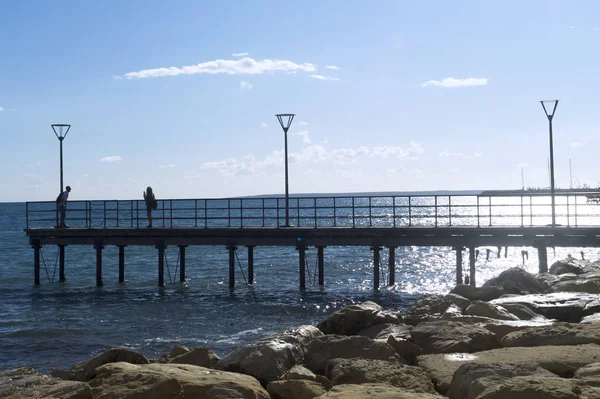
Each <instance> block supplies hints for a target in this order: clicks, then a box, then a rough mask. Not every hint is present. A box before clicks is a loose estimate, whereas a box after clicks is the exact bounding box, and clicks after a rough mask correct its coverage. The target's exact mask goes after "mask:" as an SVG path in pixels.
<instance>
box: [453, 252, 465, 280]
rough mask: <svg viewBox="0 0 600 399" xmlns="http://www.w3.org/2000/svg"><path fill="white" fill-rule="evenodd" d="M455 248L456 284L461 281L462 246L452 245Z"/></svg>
mask: <svg viewBox="0 0 600 399" xmlns="http://www.w3.org/2000/svg"><path fill="white" fill-rule="evenodd" d="M454 249H455V250H456V284H457V285H458V284H462V283H463V269H462V263H463V259H462V246H460V247H454Z"/></svg>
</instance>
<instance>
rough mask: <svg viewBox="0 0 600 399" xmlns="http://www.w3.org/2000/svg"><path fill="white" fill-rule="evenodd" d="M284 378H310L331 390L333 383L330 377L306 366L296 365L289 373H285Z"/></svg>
mask: <svg viewBox="0 0 600 399" xmlns="http://www.w3.org/2000/svg"><path fill="white" fill-rule="evenodd" d="M281 379H282V380H309V381H315V382H318V383H319V384H321V385H322V386H323V387H325V390H326V391H329V390H330V389H331V387H333V384H332V383H331V381H329V379H328V378H326V377H324V376H322V375H318V374H315V373H313V372H312V371H310V370H309V369H307V368H306V367H304V366H299V365H296V366H294V367H292V368H291V369H290V371H288V372H287V373H285V374H284V375H283V376H282V377H281Z"/></svg>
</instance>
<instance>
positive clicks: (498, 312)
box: [465, 301, 519, 320]
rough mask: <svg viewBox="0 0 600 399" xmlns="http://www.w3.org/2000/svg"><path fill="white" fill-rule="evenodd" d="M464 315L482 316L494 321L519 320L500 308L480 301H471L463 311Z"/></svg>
mask: <svg viewBox="0 0 600 399" xmlns="http://www.w3.org/2000/svg"><path fill="white" fill-rule="evenodd" d="M465 315H473V316H483V317H489V318H492V319H496V320H519V318H518V317H517V316H515V315H512V314H510V313H508V311H507V310H506V309H504V308H503V307H502V306H499V305H494V304H491V303H487V302H482V301H473V303H471V305H470V306H469V307H468V308H467V310H465Z"/></svg>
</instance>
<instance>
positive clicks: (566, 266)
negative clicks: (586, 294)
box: [548, 258, 585, 275]
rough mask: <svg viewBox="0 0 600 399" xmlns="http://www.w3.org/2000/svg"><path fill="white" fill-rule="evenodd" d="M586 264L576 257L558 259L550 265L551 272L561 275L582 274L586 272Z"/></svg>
mask: <svg viewBox="0 0 600 399" xmlns="http://www.w3.org/2000/svg"><path fill="white" fill-rule="evenodd" d="M584 267H585V265H584V264H582V263H581V262H580V261H578V260H577V259H574V258H567V259H564V260H558V261H556V262H554V263H553V264H552V266H550V270H549V271H548V272H549V273H550V274H554V275H560V274H566V273H573V274H581V273H583V272H584Z"/></svg>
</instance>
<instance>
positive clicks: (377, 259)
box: [371, 245, 381, 290]
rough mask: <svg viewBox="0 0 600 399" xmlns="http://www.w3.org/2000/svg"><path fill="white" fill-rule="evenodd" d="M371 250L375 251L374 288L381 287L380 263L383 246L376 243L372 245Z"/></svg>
mask: <svg viewBox="0 0 600 399" xmlns="http://www.w3.org/2000/svg"><path fill="white" fill-rule="evenodd" d="M371 251H373V289H376V290H378V289H379V264H380V263H381V255H380V252H379V251H381V247H380V246H379V245H376V246H374V247H371Z"/></svg>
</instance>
